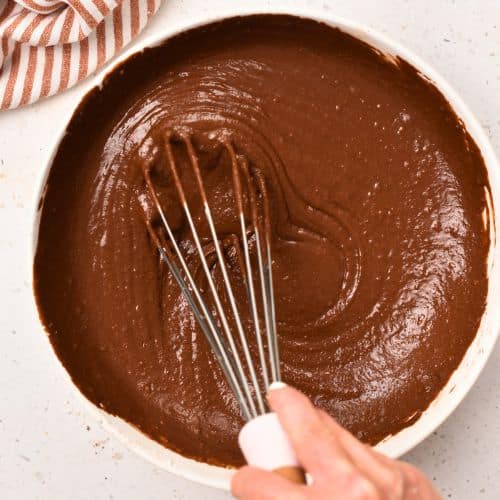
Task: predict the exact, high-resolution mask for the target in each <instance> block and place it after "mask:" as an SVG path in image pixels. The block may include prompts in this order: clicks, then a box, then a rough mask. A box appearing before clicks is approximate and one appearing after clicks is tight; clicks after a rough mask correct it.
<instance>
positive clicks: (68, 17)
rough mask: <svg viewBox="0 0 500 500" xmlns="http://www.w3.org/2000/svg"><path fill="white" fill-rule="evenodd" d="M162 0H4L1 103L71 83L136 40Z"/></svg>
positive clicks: (21, 101) (31, 98) (20, 101)
mask: <svg viewBox="0 0 500 500" xmlns="http://www.w3.org/2000/svg"><path fill="white" fill-rule="evenodd" d="M160 2H161V0H0V109H9V108H15V107H18V106H23V105H25V104H29V103H32V102H35V101H37V100H38V99H41V98H42V97H46V96H49V95H52V94H55V93H57V92H60V91H62V90H64V89H66V88H68V87H71V86H72V85H74V84H75V83H77V82H78V81H80V80H82V79H83V78H85V77H86V76H87V75H89V74H90V73H92V72H93V71H95V70H96V69H97V68H98V67H100V66H101V65H102V64H104V63H105V62H106V61H107V60H108V59H110V58H111V57H112V56H113V55H114V54H115V53H116V52H118V51H119V50H120V49H121V48H122V47H123V46H124V45H126V44H127V43H128V42H130V40H132V39H133V38H134V37H135V36H136V35H137V33H139V31H141V30H142V28H143V27H144V26H145V25H146V22H147V21H148V19H149V18H150V17H151V16H152V15H153V14H154V13H155V12H156V10H157V9H158V7H159V5H160Z"/></svg>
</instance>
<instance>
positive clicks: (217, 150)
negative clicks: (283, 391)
mask: <svg viewBox="0 0 500 500" xmlns="http://www.w3.org/2000/svg"><path fill="white" fill-rule="evenodd" d="M169 131H175V133H182V134H186V135H187V136H189V138H190V140H191V141H192V143H193V146H194V148H195V149H196V151H197V153H198V154H199V156H200V158H201V162H200V167H201V170H202V175H203V181H204V183H205V187H206V190H207V195H208V199H209V203H210V206H211V208H212V211H213V215H214V219H215V225H216V227H217V232H218V233H219V234H222V235H223V236H228V237H230V236H231V235H232V234H239V233H238V231H239V225H238V224H239V223H238V220H237V217H236V208H235V203H234V193H233V188H232V180H231V175H230V168H231V165H230V158H229V157H228V155H227V149H225V148H223V147H221V142H224V141H229V142H230V143H231V144H232V145H233V147H234V149H235V151H236V153H237V154H240V155H242V156H244V157H245V158H246V159H247V160H248V162H249V167H250V170H251V171H252V172H253V174H254V175H260V176H262V178H264V179H265V186H266V190H267V193H268V196H269V199H270V204H271V212H272V217H271V219H272V225H271V239H272V254H273V273H274V288H275V296H276V312H277V321H278V336H279V346H280V355H281V363H282V364H281V369H282V376H283V379H284V380H285V381H286V382H288V383H290V384H291V385H293V386H295V387H297V388H298V389H300V390H302V391H304V392H305V393H306V394H307V395H308V396H310V397H311V398H312V400H313V402H314V403H315V404H317V405H318V406H320V407H322V408H324V409H325V410H326V411H327V412H329V413H330V414H331V415H333V416H334V417H335V418H336V419H337V420H338V421H339V422H340V423H341V424H342V425H344V426H345V427H347V429H349V430H350V431H351V432H353V433H354V434H355V435H356V436H357V437H359V438H360V439H362V440H363V441H365V442H367V443H376V442H378V441H379V440H381V439H382V438H384V437H385V436H387V435H390V434H393V433H396V432H397V431H399V430H400V429H402V428H403V427H405V426H407V425H409V424H410V423H412V422H413V421H414V420H415V419H416V418H418V416H419V415H420V414H421V412H422V411H423V410H425V409H426V408H427V406H428V405H429V404H430V403H431V401H432V400H433V399H434V398H435V397H436V395H437V394H438V393H439V391H440V390H441V389H442V387H443V386H444V385H445V384H446V382H447V380H448V379H449V377H450V375H451V374H452V372H453V371H454V370H455V369H456V368H457V366H458V364H459V363H460V361H461V359H462V357H463V355H464V354H465V351H466V350H467V347H468V346H469V345H470V343H471V342H472V340H473V339H474V336H475V334H476V332H477V329H478V326H479V322H480V320H481V316H482V314H483V312H484V308H485V301H486V293H487V285H488V283H487V267H486V261H487V255H488V249H489V244H490V240H489V227H488V219H487V218H485V219H484V214H485V213H487V203H486V193H487V191H488V189H489V186H488V177H487V172H486V168H485V165H484V162H483V159H482V157H481V155H480V153H479V150H478V148H477V146H476V145H475V143H474V142H473V140H472V139H471V137H470V136H469V135H468V134H467V132H466V131H464V129H463V126H462V124H461V122H460V120H459V119H458V118H457V116H456V115H455V114H454V112H453V111H452V109H451V108H450V106H449V104H448V102H447V101H446V99H445V98H444V97H443V96H442V95H441V94H440V93H439V91H437V90H436V88H435V87H433V86H432V85H431V84H430V83H429V82H427V81H426V80H425V79H424V78H422V77H421V76H420V75H419V74H418V72H417V71H416V70H415V69H414V68H413V67H411V66H410V65H409V64H407V63H405V62H404V61H400V60H397V61H389V60H388V59H386V58H384V57H383V56H381V55H380V54H379V53H377V52H376V51H375V50H374V49H372V48H371V47H369V46H368V45H366V44H364V43H362V42H360V41H359V40H357V39H355V38H352V37H351V36H349V35H347V34H345V33H342V32H340V31H338V30H336V29H333V28H330V27H327V26H326V25H323V24H320V23H316V22H313V21H308V20H301V19H298V18H294V17H289V16H253V17H246V18H234V19H230V20H226V21H223V22H220V23H217V24H213V25H209V26H207V27H203V28H198V29H195V30H192V31H189V32H186V33H184V34H182V35H179V36H177V37H175V38H173V39H171V40H170V41H168V42H167V43H165V44H164V45H163V46H160V47H157V48H153V49H147V50H146V51H144V52H143V53H141V54H139V55H137V56H134V57H132V58H131V59H129V60H128V61H126V62H125V63H124V64H123V65H122V66H121V67H120V68H119V69H118V70H115V71H114V72H113V73H112V74H111V75H110V76H109V77H108V78H107V79H106V81H105V84H104V86H103V88H102V89H100V90H97V89H96V90H94V91H92V92H91V93H90V94H89V95H88V96H87V97H86V98H85V99H84V101H83V102H82V103H81V105H80V107H79V108H78V110H77V111H76V113H75V115H74V117H73V119H72V120H71V123H70V125H69V127H68V131H67V134H66V136H65V137H64V138H63V140H62V143H61V145H60V147H59V150H58V153H57V155H56V157H55V159H54V162H53V165H52V169H51V172H50V175H49V179H48V184H47V190H46V194H45V197H44V201H43V207H42V213H41V222H40V232H39V239H38V247H37V252H36V258H35V291H36V296H37V301H38V306H39V311H40V315H41V318H42V320H43V323H44V325H45V326H46V328H47V331H48V333H49V336H50V340H51V342H52V344H53V346H54V349H55V351H56V353H57V355H58V356H59V358H60V359H61V361H62V363H63V364H64V366H65V367H66V369H67V370H68V372H69V373H70V375H71V377H72V379H73V381H74V382H75V384H76V385H77V386H78V387H79V389H80V390H81V391H82V392H83V394H84V395H85V396H86V397H87V398H89V399H90V400H91V401H93V402H94V403H96V404H97V405H99V406H100V407H102V408H104V409H106V410H107V411H109V412H110V413H113V414H115V415H118V416H120V417H122V418H124V419H125V420H127V421H128V422H130V423H132V424H133V425H135V426H137V427H138V428H140V429H141V430H142V431H143V432H144V433H146V434H148V435H149V436H151V437H152V438H153V439H155V440H157V441H159V442H160V443H162V444H164V445H165V446H167V447H169V448H171V449H173V450H176V451H178V452H179V453H181V454H183V455H185V456H189V457H193V458H195V459H197V460H200V461H205V462H209V463H214V464H220V465H238V464H240V463H242V457H241V455H240V452H239V449H238V446H237V441H236V437H237V433H238V431H239V429H240V427H241V425H242V423H243V421H242V419H241V416H240V411H239V407H238V405H237V403H236V401H235V399H234V397H233V395H232V393H231V391H230V389H229V387H228V385H227V383H226V381H225V379H224V377H223V375H222V372H221V370H220V368H219V366H218V365H217V362H216V361H215V359H214V357H213V355H212V353H211V351H210V348H209V346H208V344H207V342H206V340H205V338H204V337H203V334H202V333H201V331H200V330H199V328H198V326H197V324H196V322H195V319H194V317H193V315H192V313H191V311H190V309H189V306H188V304H187V303H186V302H185V300H184V298H183V296H182V294H181V292H180V290H179V287H178V286H177V284H176V283H175V281H174V279H173V278H172V276H171V275H170V274H169V272H168V270H167V268H166V266H165V265H164V264H163V263H161V261H160V259H159V256H158V252H157V250H156V247H155V244H154V242H152V240H151V237H150V235H149V233H148V230H147V227H146V224H145V220H144V216H145V215H146V219H147V222H148V223H150V224H155V223H156V222H157V221H156V220H155V217H156V216H157V215H155V213H154V210H152V209H151V206H150V205H148V202H147V188H146V186H145V182H144V176H143V175H142V172H143V171H144V167H145V165H148V167H147V168H148V169H150V171H151V175H152V177H153V178H154V181H155V186H156V189H157V191H158V193H159V196H160V197H161V201H162V204H163V207H164V209H165V210H166V212H167V213H168V216H169V221H174V229H175V233H176V236H177V239H178V241H179V242H180V245H181V247H182V249H183V251H184V252H185V253H186V255H187V256H188V260H189V258H190V256H191V261H190V262H191V265H192V266H193V268H196V266H197V265H198V264H197V261H196V252H195V250H194V245H193V241H192V235H191V233H190V231H189V228H188V224H187V221H186V220H185V217H184V215H183V211H182V208H181V206H180V203H179V199H178V197H177V195H176V192H175V187H174V186H173V182H172V178H171V176H169V173H168V168H167V166H166V156H165V154H166V153H165V137H166V133H167V132H169ZM173 147H174V150H175V154H176V155H177V158H178V159H179V162H180V165H181V168H180V171H181V176H183V182H184V183H185V186H187V187H186V193H187V196H188V198H189V202H190V206H191V207H192V210H193V213H194V217H195V220H196V222H197V224H198V227H199V228H201V229H200V231H201V233H202V234H203V231H205V234H206V232H207V231H208V228H207V227H206V226H205V227H204V226H203V224H204V215H203V213H202V207H201V204H200V203H199V200H197V198H196V196H197V191H196V189H195V186H194V183H193V182H192V179H190V174H189V169H188V168H182V166H183V165H187V164H186V161H187V160H186V151H185V146H184V144H183V142H182V141H174V144H173ZM141 200H142V202H141ZM485 221H486V222H485ZM211 251H213V249H210V248H209V247H208V246H207V248H206V252H207V255H209V254H210V252H211ZM253 258H255V256H253ZM237 269H238V270H239V267H237V266H235V267H234V269H233V271H232V272H233V273H234V274H235V275H234V276H232V278H233V279H234V281H235V282H238V276H237V275H236V274H237V271H236V270H237ZM230 270H231V267H230ZM212 271H213V276H214V279H215V280H216V281H217V280H220V270H218V268H217V266H216V265H214V266H213V270H212ZM236 292H237V295H238V294H239V295H240V296H241V300H242V302H244V301H245V299H244V294H245V290H244V287H242V286H241V287H239V288H238V287H236ZM251 348H252V349H256V346H255V345H252V346H251Z"/></svg>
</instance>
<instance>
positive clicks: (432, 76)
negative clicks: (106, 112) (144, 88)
mask: <svg viewBox="0 0 500 500" xmlns="http://www.w3.org/2000/svg"><path fill="white" fill-rule="evenodd" d="M229 10H230V9H229ZM255 14H285V15H291V16H295V17H300V18H306V19H311V20H314V21H318V22H321V23H324V24H327V25H328V26H332V27H335V28H339V29H340V30H342V31H344V32H346V33H348V34H350V35H352V36H355V37H356V38H359V39H360V40H362V41H364V42H366V43H368V44H369V45H371V46H373V47H375V48H376V49H378V50H379V51H380V52H381V53H383V54H386V55H388V56H389V57H390V56H398V57H400V58H402V59H404V60H405V61H407V62H409V63H410V64H411V65H413V66H414V67H415V68H416V69H417V70H418V71H419V72H420V73H421V75H422V76H423V77H425V78H426V79H427V80H428V81H429V82H431V83H432V84H433V85H434V86H435V87H436V88H437V89H438V90H439V91H440V92H441V93H442V94H443V95H444V97H445V98H446V99H447V100H448V102H449V103H450V105H451V107H452V108H453V110H454V112H455V113H456V114H457V116H458V117H459V118H460V119H461V120H462V122H463V124H464V126H465V128H466V130H467V131H468V133H469V134H470V135H471V137H472V138H473V139H474V141H475V143H476V144H477V146H478V147H479V149H480V151H481V154H482V155H483V158H484V162H485V165H486V168H487V171H488V176H489V183H490V189H491V196H492V199H491V200H490V213H489V215H490V217H491V219H490V220H491V226H490V230H491V236H492V238H491V247H490V254H489V263H488V271H489V283H488V299H487V304H486V309H485V313H484V314H483V317H482V319H481V325H480V327H479V329H478V332H477V334H476V337H475V339H474V340H473V342H472V344H471V345H470V346H469V348H468V349H467V352H466V354H465V356H464V358H463V359H462V361H461V362H460V364H459V366H458V367H457V368H456V370H455V372H454V373H453V374H452V376H451V377H450V379H449V380H448V382H447V384H446V385H445V386H444V387H443V389H442V390H441V392H440V393H439V394H438V395H437V396H436V398H435V399H434V400H433V401H432V402H431V404H430V405H429V407H428V408H427V409H426V410H425V411H424V412H423V413H422V415H421V416H420V418H419V419H418V420H416V422H415V423H413V424H412V425H411V426H409V427H406V428H404V429H402V430H401V431H399V432H398V433H396V434H394V435H392V436H388V437H387V438H385V439H384V440H382V441H381V442H380V443H378V444H377V446H376V448H377V449H378V450H379V451H381V452H383V453H385V454H386V455H388V456H390V457H393V458H397V457H399V456H401V455H403V454H404V453H407V452H408V451H410V450H411V449H412V448H414V447H415V446H416V445H417V444H419V443H420V442H422V441H423V440H424V439H425V438H426V437H427V436H429V435H430V434H431V433H432V432H433V431H434V430H435V429H436V428H437V427H438V426H439V425H441V424H442V423H443V422H444V421H445V420H446V419H447V418H448V416H449V415H450V414H451V413H452V412H453V411H454V410H455V408H456V407H457V406H458V405H459V404H460V402H461V401H462V400H463V399H464V398H465V396H466V394H467V393H468V392H469V390H470V389H471V387H472V386H473V384H474V382H475V381H476V380H477V378H478V376H479V374H480V372H481V371H482V369H483V368H484V366H485V364H486V362H487V360H488V358H489V355H490V354H491V352H492V350H493V348H494V345H495V342H496V340H497V337H498V335H499V333H500V308H497V309H498V311H496V310H495V307H494V306H493V304H500V249H499V248H498V247H497V246H496V244H495V242H496V240H497V239H498V236H499V234H498V230H497V227H496V224H495V220H497V217H495V214H496V213H497V210H496V207H499V208H500V167H499V163H498V160H497V158H496V155H495V152H494V149H493V146H492V145H491V143H490V141H489V139H488V137H487V135H486V133H485V132H484V131H483V129H482V127H481V126H480V124H479V122H478V120H477V119H476V118H475V116H474V115H473V113H472V112H471V111H470V109H469V108H468V107H467V105H466V104H465V103H464V101H463V100H462V99H461V97H460V96H459V95H458V94H457V92H456V91H455V90H454V89H453V88H452V87H451V85H450V84H449V83H448V82H447V81H446V80H445V79H444V78H443V77H442V76H441V75H440V74H439V73H438V72H437V71H436V70H435V69H434V68H433V67H431V66H430V65H429V64H428V63H426V62H425V61H424V60H422V59H421V58H420V57H419V56H418V55H416V54H415V53H413V52H412V51H411V50H409V49H407V48H406V47H405V46H403V45H402V44H400V43H399V42H396V41H394V40H392V39H391V38H390V37H388V36H386V35H385V34H382V33H380V32H378V31H376V30H373V29H372V28H370V27H367V26H365V25H363V24H361V23H358V22H355V21H351V20H348V19H346V18H344V17H341V16H337V15H335V14H333V13H332V12H331V11H329V10H327V9H325V8H324V7H318V6H314V5H303V6H301V7H291V6H289V5H286V6H269V5H268V6H267V7H266V6H264V7H263V6H252V5H247V6H245V7H241V8H238V9H237V11H232V10H230V12H225V13H214V14H211V15H208V16H206V17H204V18H203V19H201V20H195V21H186V20H182V21H180V22H176V23H172V24H171V25H167V26H164V27H162V28H161V29H159V30H158V31H157V32H155V33H151V34H150V35H148V36H146V37H144V38H142V39H139V40H136V41H134V42H132V43H131V44H129V45H128V46H127V47H126V48H125V49H124V50H123V51H122V52H121V53H120V54H119V55H118V56H117V57H115V58H114V59H112V60H111V61H110V62H109V63H108V64H106V65H105V66H104V68H101V69H100V70H99V71H98V72H97V73H95V74H94V75H92V76H90V77H88V78H87V79H86V80H84V81H83V82H82V83H81V84H80V85H79V92H78V94H77V96H76V102H75V104H74V106H72V112H71V114H70V115H69V117H68V119H65V120H63V123H62V124H61V127H60V128H59V130H58V132H57V133H56V134H55V136H54V140H53V143H52V144H51V146H50V148H49V153H48V155H47V158H46V160H45V161H44V162H43V163H44V167H43V169H42V170H41V172H40V175H39V176H38V179H37V182H36V185H35V192H34V199H33V203H32V214H33V216H32V220H33V223H32V235H31V236H32V239H31V252H30V262H29V265H30V269H31V282H32V289H33V290H34V286H33V285H34V273H33V263H34V258H35V254H36V248H37V240H38V226H39V219H40V215H41V212H42V210H41V209H42V206H43V198H44V193H45V187H46V182H47V179H48V176H49V173H50V170H51V166H52V162H53V160H54V157H55V155H56V153H57V151H58V148H59V145H60V143H61V141H62V139H63V137H64V135H65V133H66V129H67V126H68V124H69V123H70V121H71V119H72V117H73V114H74V112H75V110H76V109H77V107H78V105H79V104H80V102H81V100H82V98H83V97H84V96H85V95H86V94H87V93H88V92H89V91H90V90H92V89H94V88H95V87H99V86H100V85H101V84H102V82H103V80H104V79H105V77H106V76H107V75H109V74H110V73H111V72H112V71H114V70H115V69H116V68H117V67H118V66H120V65H121V64H122V63H123V62H124V61H125V60H126V59H128V58H129V57H130V56H131V55H133V54H136V53H140V52H141V51H142V50H143V49H145V48H148V47H154V46H157V45H160V44H162V43H164V42H165V41H166V40H168V39H170V38H172V37H173V36H175V35H178V34H180V33H182V32H184V31H187V30H190V29H194V28H198V27H201V26H205V25H208V24H211V23H215V22H218V21H222V20H224V19H230V18H233V17H240V16H249V15H255ZM498 213H499V214H500V212H498ZM32 299H33V303H34V306H35V310H36V311H37V319H38V323H39V324H40V329H41V330H42V331H43V332H45V336H46V338H47V341H48V342H49V344H50V346H51V348H52V344H51V343H50V340H49V337H48V334H47V332H46V330H45V328H44V326H43V324H42V322H41V320H40V318H39V315H38V308H37V306H36V301H35V298H34V293H32ZM483 332H484V335H483ZM54 358H55V359H56V360H57V362H58V364H59V365H60V367H61V369H62V370H63V373H64V374H65V376H66V377H67V380H69V381H70V383H71V385H72V387H73V388H74V390H75V392H76V393H77V394H79V397H80V399H81V400H83V402H84V406H85V407H86V408H87V410H88V411H89V413H90V414H91V415H93V417H94V418H95V419H96V420H97V421H98V422H100V424H101V425H102V426H103V427H104V428H105V429H106V430H107V431H108V432H109V433H110V434H112V435H114V436H116V437H117V438H118V439H119V440H120V441H121V442H122V443H124V444H125V445H126V446H127V447H128V448H130V449H132V450H133V451H134V452H136V453H137V454H139V455H141V456H142V457H144V458H145V459H146V460H148V461H149V462H151V463H153V464H154V465H156V466H157V467H159V468H162V469H165V470H167V471H169V472H171V473H173V474H176V475H177V476H180V477H183V478H185V479H189V480H191V481H194V482H197V483H199V484H202V485H206V486H211V487H215V488H219V489H224V490H227V489H229V483H230V478H231V476H232V475H233V473H234V469H227V468H223V467H217V466H213V465H209V464H205V463H202V462H198V461H196V460H192V459H189V458H186V457H184V456H182V455H180V454H178V453H176V452H174V451H172V450H170V449H167V448H165V447H163V446H162V445H160V444H159V443H157V442H156V441H153V440H152V439H151V438H149V437H148V436H146V435H145V434H143V433H142V432H140V431H139V430H138V429H136V428H135V427H134V426H133V425H132V424H129V423H127V422H125V421H124V420H122V419H121V418H119V417H116V416H113V415H111V414H109V413H107V412H105V411H104V410H102V409H101V408H99V407H98V406H96V405H94V404H93V403H92V402H90V401H89V400H88V399H87V398H86V397H85V396H84V395H83V394H82V393H81V392H80V390H79V389H78V387H77V386H76V385H75V384H74V382H73V381H72V379H71V376H70V374H69V372H68V371H67V370H66V369H65V368H64V366H63V364H62V362H61V361H60V359H59V358H58V356H57V355H56V354H55V352H54ZM459 381H460V384H459V383H458V382H459Z"/></svg>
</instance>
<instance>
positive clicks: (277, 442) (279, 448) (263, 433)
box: [238, 413, 300, 471]
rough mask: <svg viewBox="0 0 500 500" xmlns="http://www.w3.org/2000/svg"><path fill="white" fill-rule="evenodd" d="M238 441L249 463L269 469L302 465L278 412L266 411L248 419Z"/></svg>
mask: <svg viewBox="0 0 500 500" xmlns="http://www.w3.org/2000/svg"><path fill="white" fill-rule="evenodd" d="M238 441H239V445H240V448H241V451H242V452H243V456H244V457H245V460H246V461H247V463H248V464H249V465H253V466H255V467H259V468H260V469H264V470H269V471H274V470H277V469H281V468H284V467H300V464H299V462H298V460H297V458H296V456H295V453H294V451H293V448H292V445H291V444H290V441H289V439H288V437H287V435H286V434H285V431H284V430H283V428H282V427H281V424H280V422H279V420H278V415H276V413H266V414H265V415H259V416H258V417H256V418H254V419H252V420H250V421H248V422H247V423H246V424H245V425H244V426H243V428H242V429H241V431H240V435H239V438H238Z"/></svg>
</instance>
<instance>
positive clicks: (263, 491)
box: [231, 466, 306, 500]
mask: <svg viewBox="0 0 500 500" xmlns="http://www.w3.org/2000/svg"><path fill="white" fill-rule="evenodd" d="M304 490H305V486H298V485H296V484H294V483H291V482H290V481H287V480H286V479H284V478H282V477H281V476H279V475H278V474H275V473H273V472H268V471H264V470H261V469H257V468H255V467H248V466H247V467H242V468H241V469H240V470H239V471H238V472H237V473H236V474H235V475H234V476H233V479H232V481H231V491H232V493H233V495H234V496H235V497H236V498H240V499H243V500H285V499H286V500H288V499H290V500H304V499H305V498H306V495H305V493H306V492H305V491H304Z"/></svg>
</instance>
